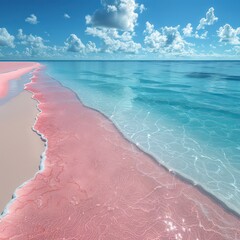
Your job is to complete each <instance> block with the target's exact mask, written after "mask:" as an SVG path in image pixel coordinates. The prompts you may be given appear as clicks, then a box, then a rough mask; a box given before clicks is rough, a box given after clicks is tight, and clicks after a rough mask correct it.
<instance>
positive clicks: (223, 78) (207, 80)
mask: <svg viewBox="0 0 240 240" xmlns="http://www.w3.org/2000/svg"><path fill="white" fill-rule="evenodd" d="M44 64H46V65H47V66H48V68H47V71H48V73H49V74H50V75H51V76H52V77H54V78H56V79H57V80H58V81H60V82H61V83H62V84H63V85H64V86H66V87H69V88H70V89H72V90H73V91H74V92H76V94H77V95H78V96H79V98H80V99H81V101H82V102H83V103H84V104H85V105H86V106H89V107H91V108H94V109H97V110H98V111H100V112H102V113H103V114H105V115H106V116H107V117H108V118H110V119H111V120H112V121H113V122H114V124H115V125H116V126H117V127H118V129H119V130H120V131H121V132H122V133H123V134H124V136H125V137H126V138H128V139H129V140H131V141H132V142H134V143H136V144H137V145H138V146H139V147H140V148H141V149H143V150H144V151H145V152H148V153H150V154H151V155H152V156H154V157H155V159H156V160H157V161H159V162H160V163H161V164H163V165H164V166H166V167H167V168H168V169H170V170H173V171H176V172H177V173H179V174H181V175H182V176H184V177H186V178H187V179H189V180H191V181H193V182H194V183H195V184H199V185H201V186H202V187H203V188H204V189H205V190H207V191H208V192H209V193H211V194H213V195H214V196H216V197H217V198H218V199H220V200H221V201H223V202H224V203H226V204H227V205H228V206H229V207H230V208H232V209H233V210H235V211H237V212H239V213H240V62H214V61H213V62H101V61H99V62H97V61H96V62H81V61H80V62H76V61H73V62H45V63H44Z"/></svg>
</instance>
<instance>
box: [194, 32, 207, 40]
mask: <svg viewBox="0 0 240 240" xmlns="http://www.w3.org/2000/svg"><path fill="white" fill-rule="evenodd" d="M207 35H208V31H205V32H204V33H202V34H201V35H199V34H198V31H196V32H195V34H194V37H195V38H197V39H206V38H207Z"/></svg>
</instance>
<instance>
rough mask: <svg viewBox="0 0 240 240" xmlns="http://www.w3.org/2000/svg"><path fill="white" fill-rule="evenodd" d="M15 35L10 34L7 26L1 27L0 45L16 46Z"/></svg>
mask: <svg viewBox="0 0 240 240" xmlns="http://www.w3.org/2000/svg"><path fill="white" fill-rule="evenodd" d="M14 39H15V38H14V36H12V35H10V34H9V33H8V31H7V29H6V28H0V47H5V46H8V47H11V48H14V47H15V45H14Z"/></svg>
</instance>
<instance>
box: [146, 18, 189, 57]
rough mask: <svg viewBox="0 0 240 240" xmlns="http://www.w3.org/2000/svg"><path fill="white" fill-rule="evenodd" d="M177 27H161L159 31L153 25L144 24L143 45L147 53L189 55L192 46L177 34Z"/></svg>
mask: <svg viewBox="0 0 240 240" xmlns="http://www.w3.org/2000/svg"><path fill="white" fill-rule="evenodd" d="M179 27H180V26H176V27H163V28H161V30H160V31H158V30H155V29H154V25H153V24H150V23H149V22H146V30H145V31H144V33H145V35H146V36H145V38H144V43H145V45H146V50H147V51H148V52H157V53H160V54H162V55H175V56H179V55H181V56H182V55H191V54H192V53H193V52H194V50H193V49H192V48H191V47H192V46H193V44H190V43H188V42H186V41H185V40H184V39H183V37H182V36H181V34H180V32H179Z"/></svg>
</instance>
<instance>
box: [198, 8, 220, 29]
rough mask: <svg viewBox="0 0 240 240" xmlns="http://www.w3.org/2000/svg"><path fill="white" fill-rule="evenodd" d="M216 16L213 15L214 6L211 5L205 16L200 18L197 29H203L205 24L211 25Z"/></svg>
mask: <svg viewBox="0 0 240 240" xmlns="http://www.w3.org/2000/svg"><path fill="white" fill-rule="evenodd" d="M217 20H218V18H217V17H216V16H215V15H214V8H213V7H211V8H209V9H208V11H207V13H206V18H202V19H201V20H200V22H199V25H198V26H197V30H200V29H204V28H205V26H206V25H213V24H214V23H215V22H216V21H217Z"/></svg>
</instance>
